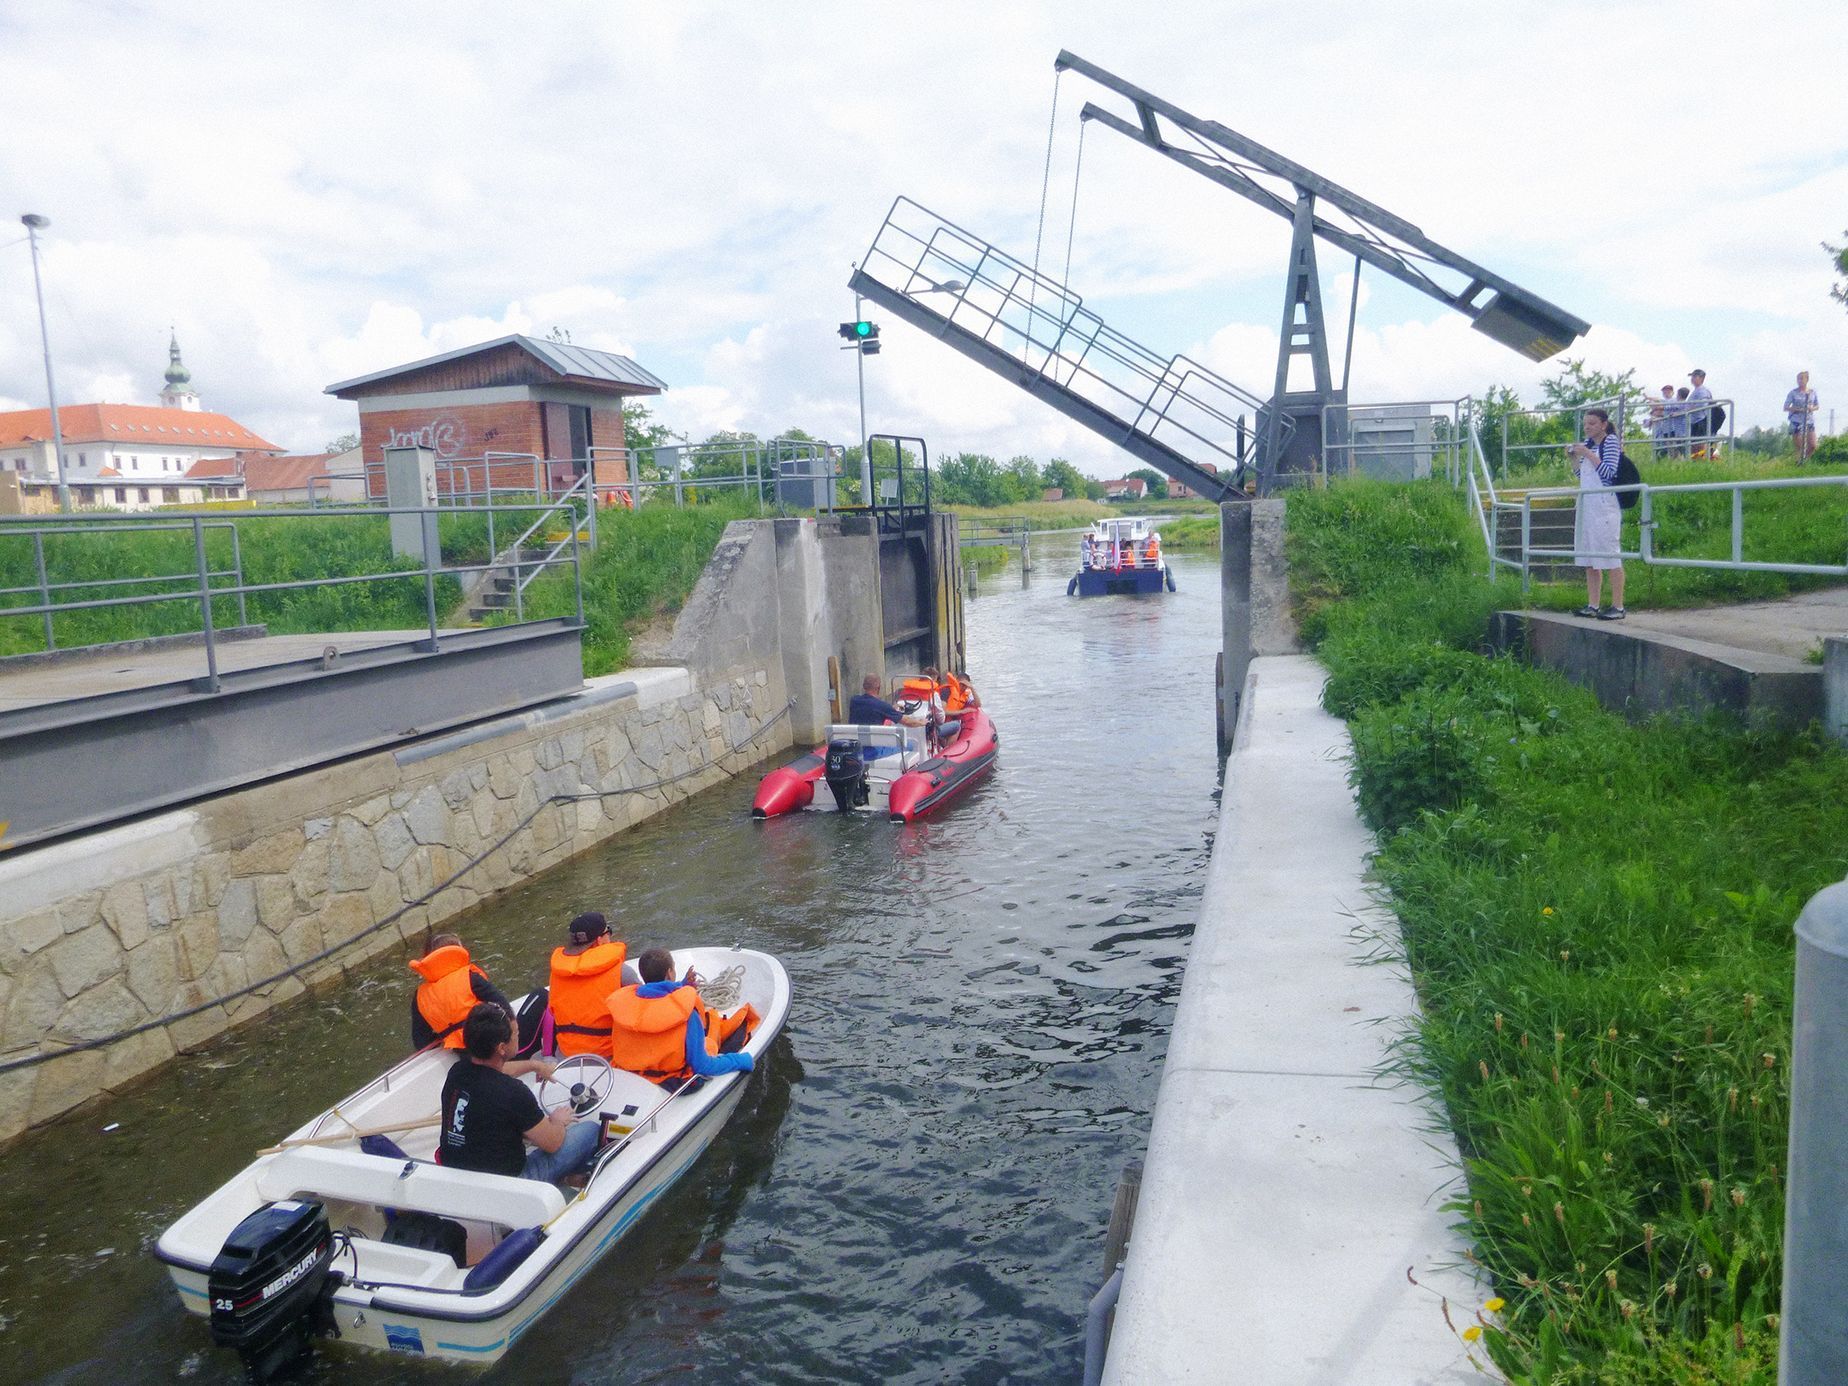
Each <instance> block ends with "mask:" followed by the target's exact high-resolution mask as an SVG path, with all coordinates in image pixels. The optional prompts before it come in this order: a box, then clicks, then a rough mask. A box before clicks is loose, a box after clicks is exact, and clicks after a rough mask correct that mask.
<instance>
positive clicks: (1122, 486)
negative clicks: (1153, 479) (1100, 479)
mask: <svg viewBox="0 0 1848 1386" xmlns="http://www.w3.org/2000/svg"><path fill="white" fill-rule="evenodd" d="M1148 493H1149V484H1148V482H1146V481H1144V480H1143V479H1142V478H1141V477H1139V476H1126V477H1120V478H1118V479H1117V480H1115V481H1106V482H1105V483H1104V499H1105V500H1141V499H1143V498H1144V497H1145V496H1147V495H1148Z"/></svg>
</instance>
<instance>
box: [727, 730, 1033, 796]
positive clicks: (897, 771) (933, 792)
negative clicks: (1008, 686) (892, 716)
mask: <svg viewBox="0 0 1848 1386" xmlns="http://www.w3.org/2000/svg"><path fill="white" fill-rule="evenodd" d="M923 739H924V738H923V732H922V730H921V729H919V728H915V727H895V726H892V725H890V724H889V723H888V724H887V725H885V726H878V727H856V726H847V725H839V726H832V727H829V728H828V739H827V741H826V742H825V743H824V744H823V745H820V746H817V747H816V748H815V749H814V750H812V751H810V752H809V753H808V754H807V755H803V756H798V757H797V758H796V759H795V760H792V761H791V762H790V763H789V764H788V765H784V766H780V767H778V768H777V769H775V770H772V771H771V772H770V773H769V774H768V775H765V776H764V778H763V782H762V783H761V784H759V785H758V786H757V798H756V799H755V800H753V801H752V803H751V817H753V818H775V817H778V816H779V815H781V814H785V813H794V812H796V811H797V810H798V809H825V810H828V811H830V812H841V813H884V814H885V815H886V816H887V817H888V818H890V819H891V820H892V821H893V822H894V823H909V822H911V821H913V820H914V819H917V818H922V817H923V816H924V815H925V814H927V813H929V812H931V811H932V810H933V809H936V808H939V807H941V806H942V805H943V804H946V803H948V802H949V801H950V800H951V799H953V798H955V797H956V796H957V795H958V794H960V793H962V792H963V790H965V789H967V788H968V787H969V786H970V785H972V784H974V783H975V782H976V781H977V780H979V779H981V777H982V776H983V775H986V774H987V773H988V772H989V770H991V769H992V768H993V767H994V763H995V756H996V754H997V753H998V751H999V748H1000V744H1001V742H1000V738H999V737H997V736H996V735H995V724H994V723H993V722H991V721H990V720H989V719H988V714H987V713H986V712H983V711H982V710H981V709H980V708H979V707H972V708H967V709H965V710H964V711H963V713H962V714H961V726H960V727H959V728H958V729H957V730H956V731H955V733H954V734H953V735H952V736H951V738H950V740H948V741H946V742H944V743H943V745H942V746H940V747H939V748H938V749H937V750H936V751H935V752H934V753H933V752H931V751H929V750H928V749H927V748H926V747H925V746H924V744H923Z"/></svg>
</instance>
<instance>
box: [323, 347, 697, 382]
mask: <svg viewBox="0 0 1848 1386" xmlns="http://www.w3.org/2000/svg"><path fill="white" fill-rule="evenodd" d="M509 344H512V345H515V346H518V347H519V348H520V349H521V350H523V351H525V352H527V353H528V354H529V355H531V356H533V357H534V358H536V359H537V360H538V361H539V363H540V364H541V365H543V366H545V367H546V368H547V369H548V370H551V371H555V372H556V373H557V374H559V375H561V376H567V377H569V378H571V379H574V380H600V381H604V382H606V383H608V384H612V385H628V386H632V387H634V388H637V389H643V390H665V389H666V388H667V382H666V381H665V380H663V379H661V377H660V376H658V375H656V374H655V373H654V372H653V371H650V370H646V369H644V368H643V367H641V366H639V365H637V364H636V363H635V362H634V361H632V360H630V359H629V358H628V357H627V356H618V355H617V354H616V353H615V352H613V351H593V350H591V348H589V347H581V346H573V345H571V344H570V343H569V342H548V341H541V340H539V339H538V338H535V337H528V336H525V335H523V334H521V333H518V332H515V333H512V334H510V335H508V336H505V337H497V338H495V339H494V340H493V341H491V342H478V343H476V344H475V345H474V346H467V347H462V348H460V349H459V350H456V351H445V352H444V353H443V354H442V355H440V356H428V357H425V358H424V359H423V360H421V361H411V362H408V363H406V364H405V365H402V366H392V367H390V368H389V369H387V370H382V371H374V372H372V374H370V375H358V376H354V377H353V379H351V380H342V381H338V382H336V383H335V384H332V385H329V386H328V387H327V388H326V390H324V391H322V393H323V394H329V395H337V394H339V393H340V392H341V391H342V390H351V389H354V388H355V387H357V386H360V385H371V384H375V383H376V382H378V381H381V380H390V379H391V378H392V377H393V376H398V375H408V374H410V373H411V372H412V371H420V370H424V369H427V368H428V367H430V366H440V365H442V364H443V363H444V362H446V361H459V360H461V359H462V358H463V357H465V356H475V355H478V354H480V353H481V352H484V351H492V350H494V349H495V348H496V347H503V346H507V345H509Z"/></svg>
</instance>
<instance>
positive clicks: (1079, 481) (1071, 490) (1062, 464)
mask: <svg viewBox="0 0 1848 1386" xmlns="http://www.w3.org/2000/svg"><path fill="white" fill-rule="evenodd" d="M1040 484H1041V485H1042V486H1046V487H1057V488H1058V489H1059V490H1061V491H1063V492H1064V493H1065V498H1066V499H1067V500H1077V499H1079V498H1080V497H1082V496H1085V495H1088V494H1089V493H1090V488H1091V484H1092V483H1091V482H1090V481H1089V479H1088V478H1087V477H1086V476H1085V474H1084V473H1083V472H1081V471H1079V470H1078V469H1077V468H1076V467H1074V466H1073V465H1072V464H1071V463H1069V462H1067V461H1066V460H1065V459H1064V458H1063V457H1055V458H1053V459H1052V461H1050V462H1048V463H1047V464H1046V470H1045V471H1043V472H1041V473H1040ZM1098 486H1099V489H1100V490H1101V489H1102V483H1098Z"/></svg>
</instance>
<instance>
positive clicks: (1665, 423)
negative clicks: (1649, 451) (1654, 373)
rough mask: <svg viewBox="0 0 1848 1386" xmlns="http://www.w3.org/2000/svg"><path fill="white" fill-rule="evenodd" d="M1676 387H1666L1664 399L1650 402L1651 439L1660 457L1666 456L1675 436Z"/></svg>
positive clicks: (1663, 391)
mask: <svg viewBox="0 0 1848 1386" xmlns="http://www.w3.org/2000/svg"><path fill="white" fill-rule="evenodd" d="M1674 409H1675V387H1674V386H1673V385H1664V386H1663V387H1662V398H1660V399H1652V400H1650V401H1649V437H1650V440H1651V444H1652V446H1653V447H1654V448H1655V451H1656V455H1657V456H1658V457H1661V456H1666V455H1667V454H1668V452H1669V450H1670V448H1671V447H1672V445H1673V439H1674V436H1675V414H1674Z"/></svg>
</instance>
